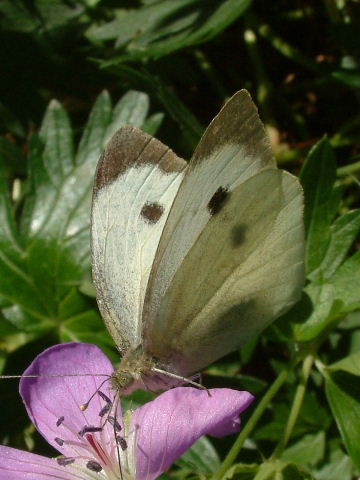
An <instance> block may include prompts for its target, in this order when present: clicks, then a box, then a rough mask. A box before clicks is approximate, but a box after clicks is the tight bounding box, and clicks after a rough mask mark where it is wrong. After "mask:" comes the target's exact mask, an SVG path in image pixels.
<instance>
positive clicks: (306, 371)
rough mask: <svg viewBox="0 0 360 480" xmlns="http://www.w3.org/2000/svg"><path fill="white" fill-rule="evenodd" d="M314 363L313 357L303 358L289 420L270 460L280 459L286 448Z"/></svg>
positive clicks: (311, 355)
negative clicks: (299, 379)
mask: <svg viewBox="0 0 360 480" xmlns="http://www.w3.org/2000/svg"><path fill="white" fill-rule="evenodd" d="M313 363H314V355H313V353H310V354H309V355H307V356H306V357H305V358H304V361H303V364H302V372H301V381H300V383H299V385H298V387H297V389H296V392H295V397H294V401H293V404H292V407H291V410H290V414H289V418H288V421H287V425H286V427H285V431H284V435H283V437H282V439H281V440H280V442H279V444H278V446H277V447H276V449H275V451H274V453H273V454H272V456H271V460H275V459H276V458H279V457H281V455H282V453H283V451H284V448H285V447H286V445H287V443H288V441H289V439H290V437H291V434H292V431H293V429H294V426H295V423H296V420H297V418H298V416H299V413H300V409H301V406H302V403H303V400H304V395H305V391H306V385H307V382H308V379H309V376H310V372H311V369H312V366H313Z"/></svg>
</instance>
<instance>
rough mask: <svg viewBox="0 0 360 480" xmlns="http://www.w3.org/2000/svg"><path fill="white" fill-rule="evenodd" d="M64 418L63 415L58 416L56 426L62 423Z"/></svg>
mask: <svg viewBox="0 0 360 480" xmlns="http://www.w3.org/2000/svg"><path fill="white" fill-rule="evenodd" d="M64 418H65V417H60V418H58V419H57V421H56V426H57V427H60V425H61V424H62V423H63V421H64Z"/></svg>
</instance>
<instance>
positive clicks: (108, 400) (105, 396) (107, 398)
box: [98, 390, 112, 404]
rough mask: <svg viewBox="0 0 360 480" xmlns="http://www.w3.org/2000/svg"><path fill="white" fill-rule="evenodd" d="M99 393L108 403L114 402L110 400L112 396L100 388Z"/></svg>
mask: <svg viewBox="0 0 360 480" xmlns="http://www.w3.org/2000/svg"><path fill="white" fill-rule="evenodd" d="M98 394H99V395H100V397H101V398H102V399H103V400H104V402H106V403H110V404H111V403H112V401H111V400H110V398H109V397H108V396H107V395H105V393H103V392H102V391H101V390H98Z"/></svg>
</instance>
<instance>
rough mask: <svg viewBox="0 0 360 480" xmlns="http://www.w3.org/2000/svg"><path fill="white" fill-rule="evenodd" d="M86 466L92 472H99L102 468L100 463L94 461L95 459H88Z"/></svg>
mask: <svg viewBox="0 0 360 480" xmlns="http://www.w3.org/2000/svg"><path fill="white" fill-rule="evenodd" d="M86 467H87V468H88V469H89V470H91V471H92V472H101V470H102V466H101V465H100V463H98V462H95V460H89V461H88V463H87V464H86Z"/></svg>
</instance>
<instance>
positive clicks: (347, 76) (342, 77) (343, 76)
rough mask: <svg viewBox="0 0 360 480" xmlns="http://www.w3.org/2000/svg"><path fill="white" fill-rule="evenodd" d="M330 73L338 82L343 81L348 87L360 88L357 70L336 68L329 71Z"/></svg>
mask: <svg viewBox="0 0 360 480" xmlns="http://www.w3.org/2000/svg"><path fill="white" fill-rule="evenodd" d="M331 75H332V76H333V77H334V78H336V80H339V81H340V82H342V83H344V84H345V85H347V86H349V87H352V88H356V89H359V88H360V78H359V71H358V70H354V71H349V70H336V71H335V72H331Z"/></svg>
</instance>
